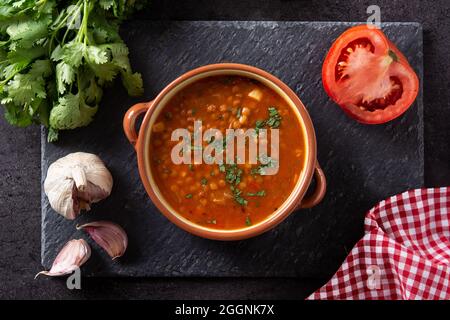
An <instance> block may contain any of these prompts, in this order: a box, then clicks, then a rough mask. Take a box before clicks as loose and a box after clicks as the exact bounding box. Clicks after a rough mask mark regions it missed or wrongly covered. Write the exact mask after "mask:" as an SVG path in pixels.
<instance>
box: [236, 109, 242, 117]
mask: <svg viewBox="0 0 450 320" xmlns="http://www.w3.org/2000/svg"><path fill="white" fill-rule="evenodd" d="M241 115H242V108H238V109H237V111H236V117H237V118H240V117H241Z"/></svg>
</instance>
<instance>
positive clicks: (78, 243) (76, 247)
mask: <svg viewBox="0 0 450 320" xmlns="http://www.w3.org/2000/svg"><path fill="white" fill-rule="evenodd" d="M90 256H91V247H89V245H88V243H87V242H86V241H85V240H83V239H79V240H70V241H69V242H67V243H66V245H65V246H64V247H63V248H62V249H61V251H60V252H59V253H58V255H57V256H56V258H55V261H53V265H52V267H51V269H50V270H49V271H41V272H39V273H38V274H37V275H36V276H35V277H34V278H35V279H36V278H37V277H38V276H39V275H41V274H43V275H46V276H50V277H57V276H63V275H65V274H69V273H72V272H73V271H74V270H75V269H77V268H79V267H81V266H82V265H83V264H84V263H85V262H86V261H87V260H88V259H89V257H90Z"/></svg>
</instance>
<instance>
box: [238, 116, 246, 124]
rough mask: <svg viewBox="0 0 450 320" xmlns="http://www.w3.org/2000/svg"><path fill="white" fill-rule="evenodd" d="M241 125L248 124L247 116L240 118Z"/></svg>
mask: <svg viewBox="0 0 450 320" xmlns="http://www.w3.org/2000/svg"><path fill="white" fill-rule="evenodd" d="M239 123H240V124H246V123H247V116H246V115H242V116H240V118H239Z"/></svg>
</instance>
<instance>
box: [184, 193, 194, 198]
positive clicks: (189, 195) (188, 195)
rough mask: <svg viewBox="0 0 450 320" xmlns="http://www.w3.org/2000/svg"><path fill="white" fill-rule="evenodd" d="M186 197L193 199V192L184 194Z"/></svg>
mask: <svg viewBox="0 0 450 320" xmlns="http://www.w3.org/2000/svg"><path fill="white" fill-rule="evenodd" d="M184 197H185V198H186V199H192V193H188V194H187V195H185V196H184Z"/></svg>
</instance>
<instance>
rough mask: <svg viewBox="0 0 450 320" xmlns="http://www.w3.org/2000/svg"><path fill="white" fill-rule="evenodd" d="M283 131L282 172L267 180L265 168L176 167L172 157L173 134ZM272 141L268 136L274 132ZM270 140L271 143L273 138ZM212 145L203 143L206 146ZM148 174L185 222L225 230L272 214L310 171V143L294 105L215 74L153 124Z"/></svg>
mask: <svg viewBox="0 0 450 320" xmlns="http://www.w3.org/2000/svg"><path fill="white" fill-rule="evenodd" d="M196 120H201V121H202V125H203V127H204V129H205V130H206V129H208V128H214V129H219V130H220V131H221V132H222V134H223V135H224V136H225V130H226V129H228V128H234V129H237V128H241V129H244V130H245V129H251V128H253V129H255V128H267V129H268V130H269V129H271V128H277V129H279V158H278V165H279V169H278V172H277V173H276V174H275V175H262V174H260V173H261V170H260V169H261V168H262V165H261V164H260V163H256V164H250V163H248V162H247V163H244V164H235V165H228V164H222V165H220V164H206V163H201V164H179V165H176V164H174V163H173V161H172V160H171V152H172V148H173V147H174V146H175V145H176V144H177V143H179V141H171V134H172V131H173V130H175V129H178V128H185V129H188V130H189V131H190V132H191V133H192V132H193V130H194V121H196ZM269 136H270V135H269ZM269 143H270V141H269ZM207 144H208V142H207V141H205V142H204V146H206V145H207ZM149 152H150V159H151V170H152V174H153V176H154V178H155V182H156V184H157V186H158V187H159V189H160V192H161V193H162V195H163V197H164V198H165V199H166V201H167V202H168V203H169V204H170V205H171V207H172V208H173V209H174V210H175V211H176V212H177V213H178V214H180V215H182V216H183V217H184V218H186V219H188V220H190V221H192V222H193V223H195V224H198V225H202V226H205V227H208V228H213V229H221V230H235V229H242V228H246V227H249V226H251V225H254V224H257V223H259V222H261V221H263V220H265V219H266V218H267V217H268V216H270V215H271V214H272V213H273V212H275V211H276V210H277V209H278V208H279V207H280V206H281V205H282V204H283V203H284V201H286V199H287V198H288V197H289V195H290V194H291V192H292V191H293V189H294V187H295V185H296V183H297V181H298V179H299V177H300V174H301V172H302V170H303V168H304V166H305V161H306V160H305V155H306V152H305V139H304V136H303V131H302V129H301V124H300V122H299V119H298V117H297V116H296V114H295V113H294V111H293V110H292V109H291V107H290V106H289V104H288V103H287V102H286V101H285V100H284V99H283V98H282V97H281V96H280V95H279V94H277V93H276V92H275V91H274V90H272V89H270V88H268V87H267V86H265V85H264V84H262V83H260V82H258V81H256V80H253V79H249V78H245V77H240V76H213V77H208V78H204V79H201V80H198V81H196V82H194V83H192V84H190V85H188V86H186V87H184V88H183V89H181V90H180V91H179V92H178V93H176V95H175V96H174V97H173V98H171V100H170V101H169V102H168V103H167V104H166V106H164V109H163V110H162V111H161V113H160V114H159V115H158V118H157V119H156V122H155V124H154V125H153V127H152V138H151V145H150V151H149Z"/></svg>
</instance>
